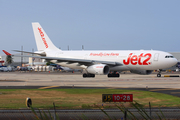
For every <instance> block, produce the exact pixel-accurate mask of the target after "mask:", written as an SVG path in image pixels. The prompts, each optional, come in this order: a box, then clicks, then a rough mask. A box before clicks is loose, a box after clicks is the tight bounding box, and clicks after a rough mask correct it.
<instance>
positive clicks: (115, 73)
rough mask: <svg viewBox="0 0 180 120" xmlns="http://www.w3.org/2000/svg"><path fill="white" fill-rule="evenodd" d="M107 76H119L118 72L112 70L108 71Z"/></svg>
mask: <svg viewBox="0 0 180 120" xmlns="http://www.w3.org/2000/svg"><path fill="white" fill-rule="evenodd" d="M107 76H108V77H119V76H120V74H119V73H118V72H113V73H109V74H108V75H107Z"/></svg>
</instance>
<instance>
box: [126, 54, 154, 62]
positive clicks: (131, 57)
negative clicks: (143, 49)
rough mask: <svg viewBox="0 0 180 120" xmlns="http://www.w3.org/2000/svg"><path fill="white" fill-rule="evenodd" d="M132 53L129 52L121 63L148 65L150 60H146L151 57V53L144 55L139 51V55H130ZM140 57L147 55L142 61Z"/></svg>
mask: <svg viewBox="0 0 180 120" xmlns="http://www.w3.org/2000/svg"><path fill="white" fill-rule="evenodd" d="M132 54H133V53H130V54H129V57H128V58H127V60H125V59H124V60H123V63H124V64H125V65H129V64H132V65H137V64H138V65H149V64H151V63H150V62H148V61H149V60H150V59H151V56H152V55H151V54H150V53H146V54H145V55H143V53H141V54H140V55H139V56H137V55H132ZM142 57H147V58H146V59H145V60H144V61H142Z"/></svg>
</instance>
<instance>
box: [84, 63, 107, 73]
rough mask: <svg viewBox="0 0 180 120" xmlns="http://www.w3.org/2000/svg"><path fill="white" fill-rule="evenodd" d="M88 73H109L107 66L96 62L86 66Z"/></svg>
mask: <svg viewBox="0 0 180 120" xmlns="http://www.w3.org/2000/svg"><path fill="white" fill-rule="evenodd" d="M86 70H87V72H88V73H91V74H97V75H106V74H108V73H109V67H108V66H107V65H105V64H96V65H92V66H89V67H88V68H86Z"/></svg>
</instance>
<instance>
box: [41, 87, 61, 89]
mask: <svg viewBox="0 0 180 120" xmlns="http://www.w3.org/2000/svg"><path fill="white" fill-rule="evenodd" d="M55 87H59V86H47V87H40V88H38V89H48V88H55Z"/></svg>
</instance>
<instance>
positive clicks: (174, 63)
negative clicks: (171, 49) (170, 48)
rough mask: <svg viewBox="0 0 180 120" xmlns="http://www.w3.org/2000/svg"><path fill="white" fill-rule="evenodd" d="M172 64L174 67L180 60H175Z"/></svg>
mask: <svg viewBox="0 0 180 120" xmlns="http://www.w3.org/2000/svg"><path fill="white" fill-rule="evenodd" d="M171 63H172V66H173V65H176V64H177V63H178V60H177V59H176V58H174V59H173V60H172V62H171Z"/></svg>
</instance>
